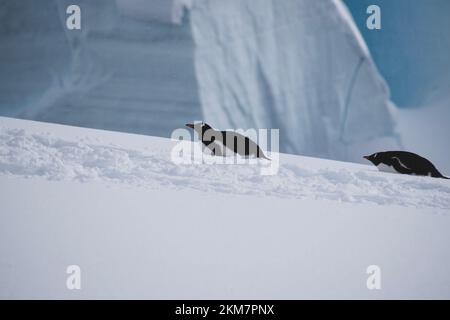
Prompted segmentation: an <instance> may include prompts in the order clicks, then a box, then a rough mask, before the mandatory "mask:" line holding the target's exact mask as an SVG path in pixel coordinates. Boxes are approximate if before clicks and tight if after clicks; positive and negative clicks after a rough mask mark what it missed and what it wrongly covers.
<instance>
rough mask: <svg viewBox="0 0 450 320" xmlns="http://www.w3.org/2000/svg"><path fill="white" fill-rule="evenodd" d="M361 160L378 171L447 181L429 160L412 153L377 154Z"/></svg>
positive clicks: (390, 152) (387, 152)
mask: <svg viewBox="0 0 450 320" xmlns="http://www.w3.org/2000/svg"><path fill="white" fill-rule="evenodd" d="M363 158H364V159H366V160H369V161H370V162H372V163H373V164H374V165H375V166H376V167H377V168H378V170H380V171H383V172H392V173H401V174H410V175H417V176H429V177H433V178H443V179H449V178H447V177H444V176H443V175H442V174H441V173H440V172H439V171H438V170H437V169H436V167H435V166H434V165H433V164H432V163H431V162H430V161H429V160H427V159H425V158H423V157H421V156H419V155H417V154H415V153H412V152H407V151H386V152H377V153H374V154H372V155H370V156H364V157H363Z"/></svg>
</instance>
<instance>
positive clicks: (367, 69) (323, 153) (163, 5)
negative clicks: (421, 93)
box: [0, 0, 399, 161]
mask: <svg viewBox="0 0 450 320" xmlns="http://www.w3.org/2000/svg"><path fill="white" fill-rule="evenodd" d="M70 4H71V2H70V1H68V0H58V1H57V0H55V1H53V2H49V3H47V5H46V6H45V7H42V8H41V7H39V6H38V5H35V4H34V3H33V4H30V3H23V4H18V5H17V8H16V9H15V11H12V10H13V9H14V8H15V7H11V8H10V7H8V6H7V8H6V9H7V11H9V12H11V15H10V16H8V17H5V19H4V21H3V24H4V25H5V26H6V27H5V28H3V30H0V34H2V37H3V36H4V37H3V38H2V40H3V41H2V43H1V45H2V48H3V50H2V53H0V55H1V56H2V57H4V60H5V59H6V60H8V61H10V63H9V64H8V65H5V68H6V69H5V70H6V71H5V72H4V73H3V74H2V75H0V83H2V84H4V86H3V88H0V93H2V94H1V96H2V100H1V102H0V111H1V112H0V115H6V116H12V117H17V118H24V119H31V120H40V121H47V122H55V123H61V124H69V125H75V126H84V127H91V128H98V129H107V130H116V131H124V132H132V133H141V134H148V135H155V136H163V137H169V136H170V135H171V133H172V131H173V130H174V129H176V128H179V127H182V126H183V125H184V124H185V123H186V122H187V121H189V122H190V121H194V120H205V121H207V122H208V123H210V124H211V125H212V126H213V127H216V128H220V129H251V128H254V129H264V128H273V129H279V130H280V138H281V141H280V151H281V152H287V153H293V154H302V155H308V156H316V157H322V158H330V159H338V160H350V161H361V160H362V159H361V155H362V154H365V153H368V152H374V151H378V149H380V148H383V149H387V148H390V147H394V146H398V145H399V144H398V139H397V136H396V131H395V121H394V120H395V119H394V116H393V114H392V109H393V108H392V103H391V102H390V98H389V89H388V87H387V85H386V83H385V81H384V80H383V78H382V77H381V76H380V74H379V72H378V70H377V68H376V66H375V64H374V62H373V60H372V57H371V55H370V53H369V50H368V48H367V46H366V44H365V42H364V39H363V38H362V36H361V34H360V32H359V31H358V29H357V28H356V25H355V23H354V21H353V19H352V17H351V15H350V13H349V12H348V10H347V7H346V6H345V5H344V4H343V2H342V1H341V0H333V1H330V0H317V1H308V0H284V1H275V0H259V1H249V0H227V1H221V0H196V1H193V0H170V1H169V0H166V1H163V0H152V1H143V0H127V1H125V0H116V1H105V0H102V1H95V2H92V1H85V0H83V1H81V0H80V1H79V3H78V4H79V5H80V7H81V13H82V23H81V25H82V28H81V30H78V31H73V30H67V29H66V28H65V19H66V16H67V14H66V8H67V6H68V5H70ZM3 6H5V5H3ZM46 15H47V16H52V17H53V19H47V20H45V17H46ZM13 20H14V21H16V20H20V21H22V20H23V21H24V22H27V23H28V24H29V25H28V24H24V26H23V27H22V28H19V29H17V31H14V32H9V33H8V32H7V31H8V30H10V29H11V28H14V26H15V24H14V21H13ZM43 20H44V21H46V22H45V23H43ZM47 21H48V22H47ZM35 25H39V29H36V28H34V26H35ZM11 30H12V29H11ZM30 39H31V40H30ZM24 96H25V98H24Z"/></svg>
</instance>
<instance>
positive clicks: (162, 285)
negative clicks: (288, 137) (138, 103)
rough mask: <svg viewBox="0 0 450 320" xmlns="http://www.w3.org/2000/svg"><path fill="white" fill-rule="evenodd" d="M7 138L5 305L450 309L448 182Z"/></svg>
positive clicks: (35, 126)
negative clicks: (323, 302) (390, 302)
mask: <svg viewBox="0 0 450 320" xmlns="http://www.w3.org/2000/svg"><path fill="white" fill-rule="evenodd" d="M0 128H1V129H0V143H1V144H0V189H1V190H2V193H1V194H2V197H1V203H0V256H1V259H0V297H1V298H20V299H26V298H34V299H62V298H63V299H108V298H109V299H111V298H112V299H129V298H131V299H347V298H349V299H407V298H410V299H417V298H422V299H423V298H429V299H431V298H438V299H443V298H444V299H445V298H447V299H448V298H449V297H450V290H449V286H448V283H449V279H450V277H449V273H448V270H449V265H450V251H449V250H448V243H449V233H448V230H449V228H450V220H449V218H450V216H449V213H450V184H449V182H448V181H445V180H439V179H433V178H429V177H413V176H401V175H396V174H388V173H382V172H378V171H376V169H375V168H374V167H372V166H368V165H359V164H351V163H344V162H336V161H330V160H321V159H314V158H306V157H299V156H291V155H285V154H281V155H280V163H281V168H280V171H279V174H278V175H276V176H261V175H260V174H259V170H258V168H257V167H258V166H260V165H263V164H262V163H261V164H258V165H254V166H245V165H242V166H236V165H229V166H226V165H214V166H213V165H195V166H176V165H174V164H173V163H172V162H171V161H170V159H169V157H170V153H171V150H172V147H173V146H174V145H175V144H176V143H177V142H176V141H172V140H168V139H163V138H156V137H148V136H140V135H132V134H123V133H117V132H109V131H102V130H93V129H83V128H76V127H69V126H62V125H54V124H46V123H40V122H33V121H25V120H17V119H9V118H0ZM70 265H77V266H79V267H80V268H81V290H68V289H67V288H66V281H67V277H68V276H69V275H68V274H67V273H66V269H67V267H68V266H70ZM370 265H377V266H379V267H380V268H381V285H382V289H381V290H368V289H367V287H366V281H367V279H368V277H369V275H368V274H367V273H366V270H367V267H368V266H370Z"/></svg>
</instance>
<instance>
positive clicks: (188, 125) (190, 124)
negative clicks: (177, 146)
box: [186, 123, 194, 129]
mask: <svg viewBox="0 0 450 320" xmlns="http://www.w3.org/2000/svg"><path fill="white" fill-rule="evenodd" d="M186 127H189V128H191V129H194V125H193V124H192V123H188V124H186Z"/></svg>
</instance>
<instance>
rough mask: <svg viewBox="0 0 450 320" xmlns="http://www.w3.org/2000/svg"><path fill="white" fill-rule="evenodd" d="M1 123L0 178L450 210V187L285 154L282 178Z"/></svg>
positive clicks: (166, 150) (160, 143)
mask: <svg viewBox="0 0 450 320" xmlns="http://www.w3.org/2000/svg"><path fill="white" fill-rule="evenodd" d="M5 121H6V119H5V118H3V119H2V121H1V122H0V124H1V126H0V172H1V173H4V174H12V175H21V176H43V177H46V178H48V179H51V180H69V181H71V180H76V181H84V182H89V181H97V180H99V181H107V182H117V183H126V184H130V185H137V186H143V187H148V188H153V189H157V188H160V187H161V186H164V187H167V188H173V189H195V190H199V191H204V192H220V193H227V194H241V195H242V194H245V195H257V196H273V197H279V198H294V199H316V200H335V201H339V202H350V203H372V204H378V205H399V206H404V207H417V208H431V209H436V210H438V211H448V210H450V184H449V183H448V182H447V181H444V180H440V179H432V178H427V177H410V176H401V175H395V174H386V173H381V172H378V171H377V169H376V168H375V167H372V166H365V165H358V164H349V163H340V162H334V161H326V160H320V159H314V158H307V157H294V156H289V155H282V157H281V159H280V162H281V163H280V166H281V167H280V169H279V172H278V174H277V175H273V176H262V175H261V174H260V166H262V165H264V164H263V163H264V161H261V162H260V163H259V164H258V165H249V164H247V165H246V164H242V165H209V164H204V165H178V164H175V163H174V162H173V161H172V160H171V157H170V156H171V150H172V148H173V146H174V145H175V143H176V142H174V141H172V140H168V139H156V138H149V139H148V141H149V142H150V143H151V144H150V145H148V149H147V150H134V149H130V148H127V147H126V146H119V145H114V144H108V143H106V142H104V143H92V142H90V141H89V139H86V138H82V137H80V138H79V139H76V140H72V139H70V140H69V139H64V138H59V137H57V136H55V135H53V134H49V133H45V132H40V133H31V132H28V131H27V130H25V129H18V128H8V127H7V126H5V125H4V123H5Z"/></svg>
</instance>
